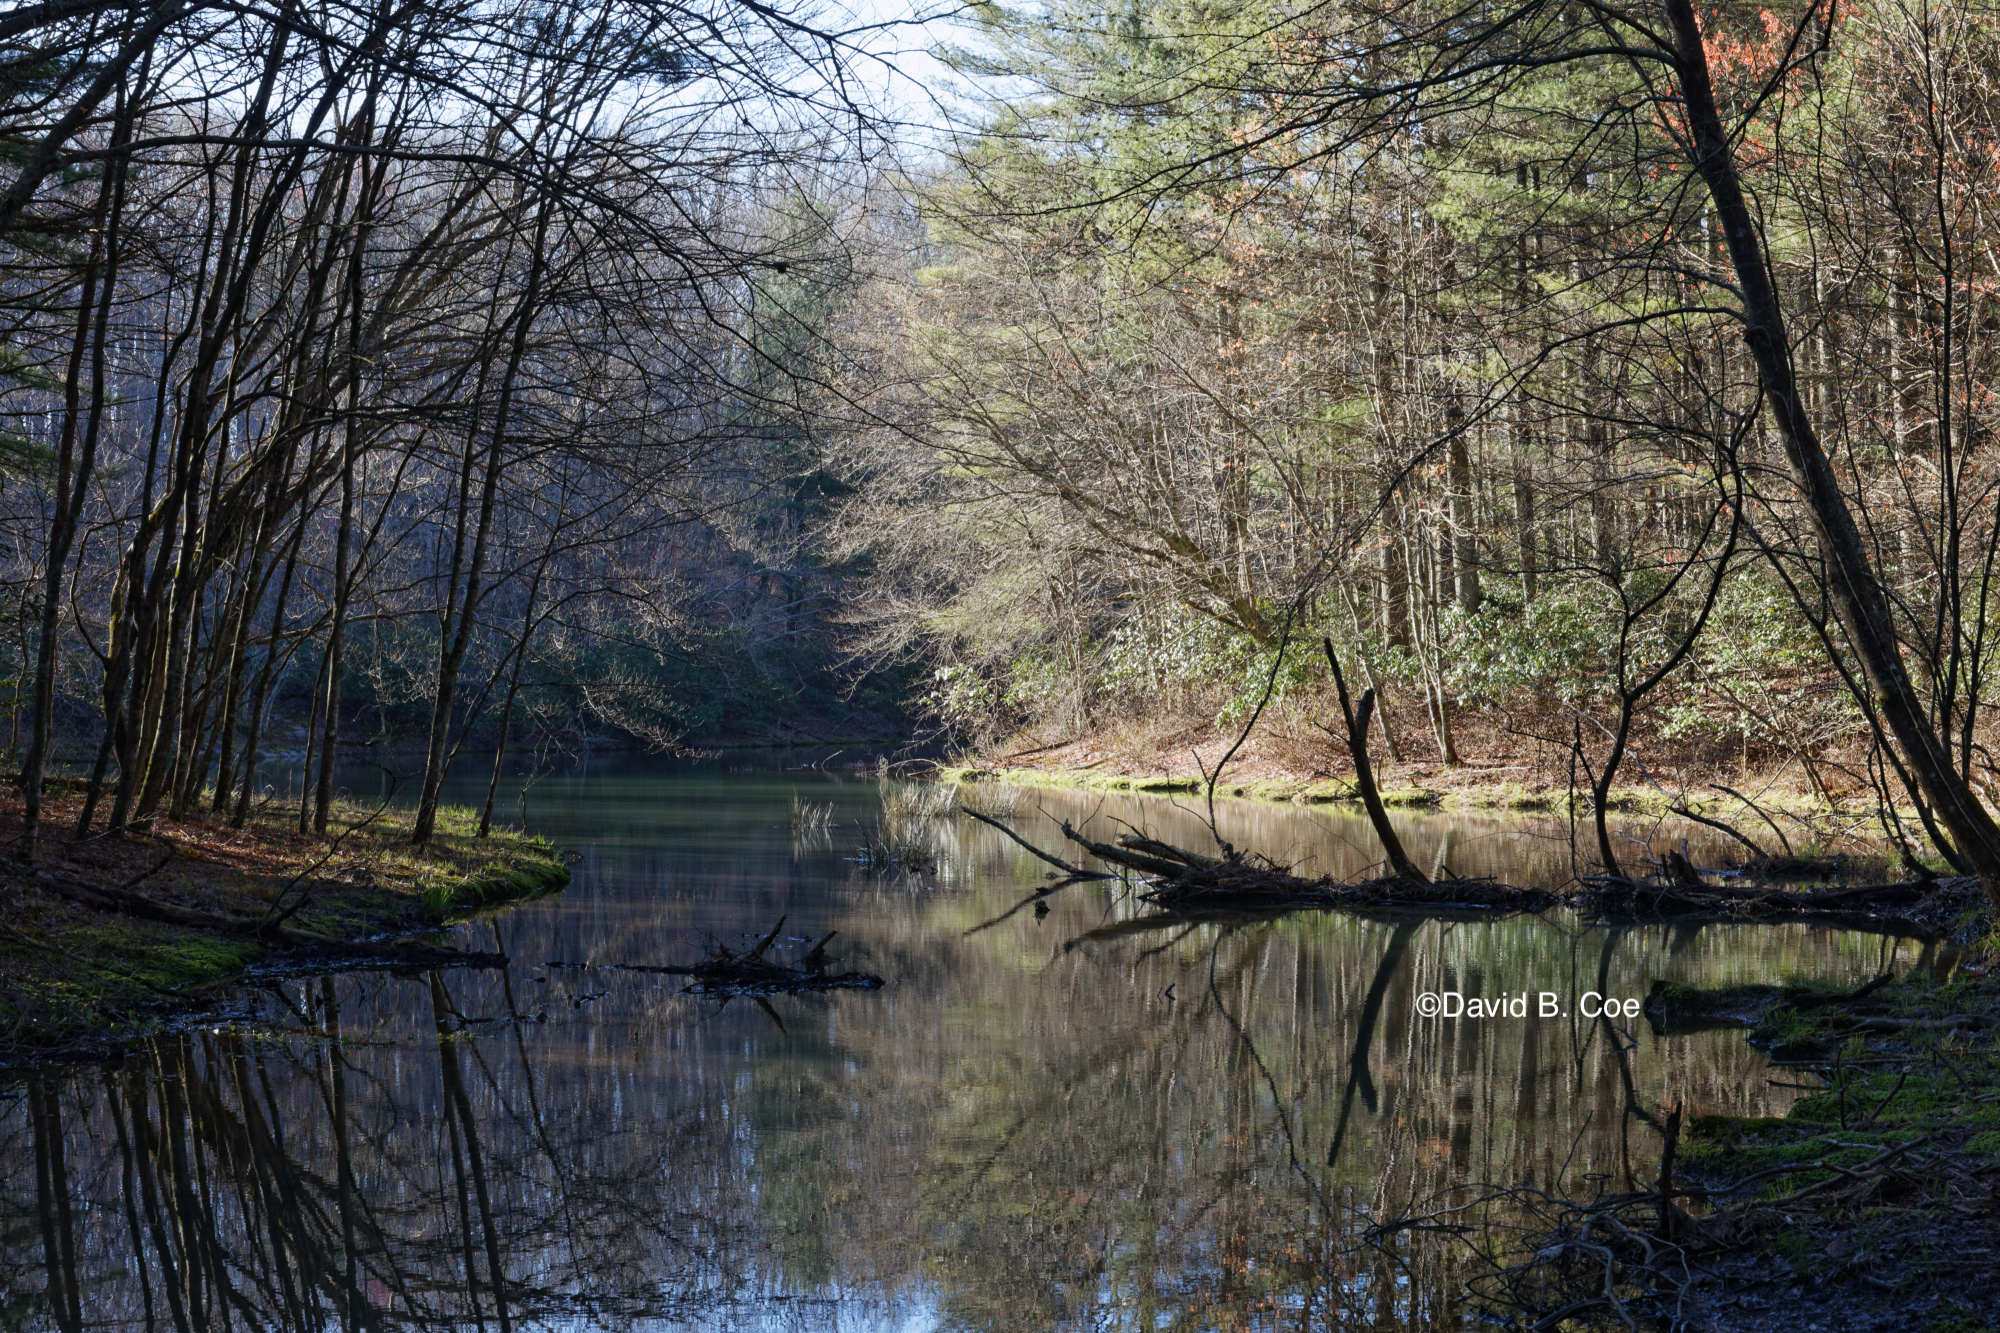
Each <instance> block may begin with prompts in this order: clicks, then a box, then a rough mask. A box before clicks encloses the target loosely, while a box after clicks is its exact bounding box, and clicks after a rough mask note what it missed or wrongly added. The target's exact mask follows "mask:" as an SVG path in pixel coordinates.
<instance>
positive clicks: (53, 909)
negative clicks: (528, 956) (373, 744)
mask: <svg viewBox="0 0 2000 1333" xmlns="http://www.w3.org/2000/svg"><path fill="white" fill-rule="evenodd" d="M52 785H53V784H52ZM76 805H77V802H76V800H75V798H74V796H73V795H72V794H69V793H65V792H62V791H60V790H51V791H50V792H49V793H48V794H47V795H46V796H45V798H44V818H45V820H46V821H47V822H46V823H45V825H44V829H45V832H44V835H43V836H44V846H43V855H42V856H41V858H40V859H39V860H38V862H37V864H35V865H33V866H27V865H23V864H20V863H18V862H14V861H11V860H6V861H0V903H4V904H5V912H4V916H0V1067H9V1066H22V1065H43V1064H53V1063H73V1062H85V1061H92V1060H104V1059H115V1058H117V1057H118V1056H119V1055H120V1054H121V1053H122V1052H123V1051H124V1050H125V1049H126V1046H127V1044H128V1043H129V1042H131V1041H133V1040H135V1039H139V1038H143V1037H144V1036H145V1035H147V1034H148V1033H151V1032H156V1031H159V1030H161V1029H162V1028H165V1027H168V1026H171V1025H174V1024H176V1023H184V1022H187V1021H190V1020H191V1019H193V1018H195V1017H198V1016H200V1015H202V1014H205V1013H212V1012H213V1011H214V1008H215V999H216V997H217V995H218V993H219V992H221V991H223V990H224V989H225V988H227V987H228V986H230V985H232V984H235V983H238V982H242V981H245V980H250V979H253V978H254V977H255V976H256V975H258V974H259V973H260V972H265V971H282V972H286V973H299V972H333V971H343V970H351V969H354V968H357V967H376V968H381V967H398V966H433V967H436V966H463V965H472V966H480V965H489V966H490V965H493V964H494V963H495V962H496V961H497V960H498V955H491V954H480V953H473V952H466V951H463V950H457V949H452V948H450V947H448V946H446V945H445V944H444V942H443V941H442V940H441V938H440V936H439V932H440V931H442V930H443V929H445V928H446V927H449V926H451V925H453V924H456V923H458V922H461V921H464V920H466V919H469V918H470V917H472V916H475V915H477V914H479V913H481V912H485V911H489V910H493V909H495V908H500V907H505V906H508V905H510V904H514V903H518V902H523V901H526V900H529V899H532V898H538V897H542V896H544V895H547V894H550V893H556V892H560V891H562V890H563V889H564V888H566V887H567V886H568V884H569V882H570V870H569V858H568V856H566V855H565V854H564V853H563V852H561V851H560V850H558V849H557V848H556V847H555V846H554V845H553V844H552V843H550V842H549V841H548V840H546V839H543V838H537V837H533V836H530V835H527V834H523V833H520V832H514V831H506V830H500V829H496V830H494V831H493V833H492V834H491V836H489V837H486V838H479V837H477V836H476V828H477V822H478V821H477V814H476V812H473V811H467V810H457V809H440V811H439V818H438V832H437V835H436V836H435V838H434V839H433V842H432V845H431V846H429V847H427V848H422V849H419V848H415V847H412V846H410V844H409V835H410V832H411V828H412V820H411V815H410V812H408V811H403V810H399V809H395V808H391V807H387V806H383V807H373V806H364V805H359V804H355V803H350V802H339V803H336V806H335V808H334V810H333V816H332V818H331V820H330V821H329V824H328V834H327V836H325V837H319V836H317V835H313V834H310V833H307V834H301V833H299V832H298V830H297V826H296V812H295V811H294V810H292V809H290V808H285V809H282V810H277V809H271V808H266V809H264V810H260V811H257V812H254V813H253V814H252V816H251V817H250V819H249V821H248V823H247V825H246V827H244V828H241V829H235V828H231V827H229V825H228V821H227V820H226V819H224V818H223V817H222V816H220V815H214V814H210V813H209V812H207V811H191V812H189V813H188V814H187V815H186V816H185V817H184V818H183V819H180V820H177V821H176V820H168V819H165V818H160V819H156V820H155V821H154V823H153V826H152V827H151V828H150V829H149V830H148V831H146V832H144V833H135V834H132V835H130V836H125V837H117V838H111V837H104V836H102V835H99V836H97V837H93V838H86V839H84V840H82V841H81V842H79V841H75V840H73V839H71V838H69V836H68V834H67V830H68V829H70V828H73V827H74V826H75V819H76V815H77V813H78V811H77V809H76V808H75V807H76ZM20 813H21V807H20V801H19V798H18V797H17V796H10V797H8V798H5V799H0V849H5V848H6V847H7V845H8V844H10V843H11V842H12V841H13V839H14V838H15V837H17V836H18V833H19V831H20V823H21V821H20ZM0 855H5V851H4V850H0Z"/></svg>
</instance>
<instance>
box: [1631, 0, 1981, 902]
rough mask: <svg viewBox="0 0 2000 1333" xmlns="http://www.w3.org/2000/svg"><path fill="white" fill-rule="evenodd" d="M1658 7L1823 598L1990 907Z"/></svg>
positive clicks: (1705, 107) (1696, 36) (1955, 794)
mask: <svg viewBox="0 0 2000 1333" xmlns="http://www.w3.org/2000/svg"><path fill="white" fill-rule="evenodd" d="M1664 7H1665V11H1666V18H1667V22H1668V25H1669V27H1670V28H1671V29H1672V31H1673V35H1674V53H1675V57H1676V63H1677V65H1678V68H1679V73H1680V82H1681V93H1682V97H1683V99H1684V104H1685V107H1686V111H1687V118H1688V127H1689V131H1690V134H1691V136H1692V144H1691V147H1692V150H1693V159H1694V162H1693V164H1694V167H1695V169H1696V170H1697V171H1698V172H1699V173H1700V174H1701V177H1702V180H1703V182H1704V183H1705V184H1706V185H1707V186H1708V191H1709V195H1710V197H1711V198H1713V199H1714V201H1715V208H1716V214H1717V216H1718V217H1719V218H1720V220H1721V223H1722V229H1723V235H1724V238H1725V240H1726V241H1727V244H1728V247H1729V258H1730V264H1731V267H1732V268H1733V269H1734V271H1735V274H1736V281H1737V284H1738V287H1739V289H1740V290H1741V292H1742V294H1743V313H1744V317H1745V322H1746V323H1747V325H1748V327H1747V328H1746V330H1745V332H1744V341H1745V342H1747V343H1748V344H1749V347H1750V353H1751V355H1752V356H1753V357H1754V358H1755V359H1756V362H1757V376H1758V380H1759V383H1760V384H1761V385H1762V387H1763V390H1764V396H1765V401H1766V402H1767V403H1768V404H1769V405H1770V417H1771V421H1772V423H1773V424H1774V425H1775V426H1776V427H1777V431H1778V438H1779V440H1780V442H1781V443H1782V444H1783V446H1784V450H1785V458H1786V461H1787V462H1788V463H1789V464H1790V466H1791V471H1792V475H1793V478H1794V480H1795V481H1796V482H1797V484H1798V486H1799V490H1800V492H1801V494H1802V496H1803V498H1804V499H1805V502H1806V504H1807V506H1808V508H1809V510H1810V512H1811V514H1812V521H1813V529H1814V535H1815V537H1816V538H1817V542H1818V546H1819V553H1820V556H1821V558H1822V559H1823V560H1824V561H1825V562H1826V564H1827V567H1828V578H1827V583H1828V585H1829V586H1828V587H1827V589H1826V591H1827V593H1828V595H1829V596H1830V598H1831V600H1832V602H1833V605H1834V607H1835V609H1836V611H1837V613H1838V614H1839V616H1840V622H1841V626H1842V628H1843V629H1844V630H1846V632H1847V639H1848V642H1849V643H1850V644H1851V645H1852V647H1853V650H1854V653H1855V656H1856V657H1857V658H1858V659H1859V661H1860V664H1861V668H1862V672H1863V674H1864V676H1865V678H1866V680H1867V682H1868V685H1869V688H1870V689H1871V690H1872V691H1873V692H1874V694H1875V696H1876V705H1877V707H1878V709H1879V710H1880V712H1881V715H1882V718H1883V721H1884V722H1885V723H1886V724H1887V725H1888V728H1889V731H1890V733H1891V735H1892V736H1893V737H1894V738H1895V742H1896V747H1897V749H1898V750H1900V751H1901V752H1902V755H1903V759H1904V762H1905V763H1906V764H1907V765H1908V766H1909V769H1910V771H1911V774H1912V776H1913V777H1914V778H1915V780H1916V782H1917V784H1918V785H1919V786H1920V787H1921V788H1922V790H1923V792H1924V794H1925V795H1926V796H1928V797H1929V798H1930V800H1931V803H1932V805H1933V806H1934V807H1935V808H1936V810H1937V814H1938V817H1939V818H1940V819H1941V820H1942V821H1943V823H1944V826H1945V828H1946V830H1947V831H1948V832H1949V833H1950V835H1951V838H1952V840H1953V841H1954V842H1955V843H1956V844H1957V850H1958V852H1959V854H1960V855H1962V856H1963V857H1964V858H1965V860H1966V862H1967V863H1968V864H1969V865H1970V866H1971V867H1972V870H1973V873H1975V874H1977V875H1978V876H1979V880H1980V883H1981V884H1983V885H1984V886H1985V888H1986V892H1987V896H1988V897H1990V898H1991V899H1992V900H1993V901H1994V903H1995V904H1996V905H2000V826H1996V825H1995V823H1994V821H1993V817H1992V816H1991V815H1990V814H1989V813H1988V812H1987V811H1986V809H1985V807H1983V806H1982V805H1980V804H1979V802H1978V800H1977V799H1976V798H1975V797H1974V795H1973V793H1972V791H1971V788H1970V786H1969V785H1968V784H1967V783H1966V781H1965V779H1964V778H1963V776H1962V775H1961V774H1960V773H1959V772H1958V771H1957V769H1956V767H1955V766H1954V765H1953V764H1952V762H1951V756H1950V754H1949V752H1948V750H1947V748H1946V746H1945V744H1944V743H1943V741H1942V739H1941V738H1940V737H1939V736H1938V734H1937V733H1936V731H1935V730H1933V729H1932V727H1931V726H1930V724H1929V722H1928V720H1927V719H1926V718H1925V715H1924V708H1923V703H1922V700H1921V699H1919V698H1918V696H1917V692H1916V689H1915V687H1914V686H1913V684H1912V683H1911V681H1910V678H1909V674H1908V672H1907V671H1906V670H1905V669H1904V666H1903V661H1902V652H1901V648H1900V645H1899V644H1898V642H1897V639H1896V632H1895V622H1894V620H1893V618H1892V617H1891V614H1890V610H1889V601H1888V598H1887V596H1886V595H1885V593H1884V591H1883V589H1882V586H1881V584H1880V582H1879V581H1878V580H1877V578H1876V576H1875V571H1874V569H1873V567H1872V566H1871V564H1870V562H1869V559H1868V553H1867V548H1866V547H1865V546H1864V545H1863V543H1862V538H1861V533H1860V530H1859V529H1858V528H1857V527H1856V525H1855V522H1854V515H1853V512H1852V511H1851V510H1850V509H1849V507H1848V504H1847V500H1846V498H1845V497H1844V496H1843V495H1842V494H1841V493H1840V486H1839V480H1838V478H1837V477H1836V476H1835V474H1834V470H1833V465H1832V462H1831V461H1830V460H1829V459H1828V458H1827V455H1826V451H1825V449H1824V448H1822V447H1821V445H1820V442H1819V437H1818V435H1817V434H1816V433H1815V431H1814V429H1813V424H1812V421H1811V419H1810V417H1809V416H1808V415H1807V413H1806V411H1805V406H1804V403H1803V402H1802V401H1801V399H1800V395H1799V386H1798V383H1797V380H1796V377H1795V375H1794V373H1793V369H1792V362H1791V348H1790V343H1789V341H1788V339H1787V334H1786V330H1785V320H1784V315H1783V311H1782V309H1781V308H1780V306H1779V302H1778V294H1777V291H1776V289H1775V287H1774V286H1773V284H1772V281H1771V276H1770V269H1769V268H1768V267H1767V263H1766V259H1765V255H1764V248H1763V243H1762V239H1761V236H1760V234H1759V233H1758V231H1757V224H1756V219H1755V218H1754V216H1753V215H1752V214H1751V211H1750V208H1749V205H1748V203H1747V202H1746V201H1745V199H1744V197H1743V189H1742V185H1741V182H1740V181H1739V180H1738V178H1737V174H1736V163H1735V160H1734V158H1733V157H1732V156H1731V151H1730V143H1729V137H1728V133H1727V131H1725V130H1724V128H1723V125H1722V118H1721V116H1720V114H1719V113H1718V112H1717V110H1716V105H1715V94H1714V90H1713V88H1712V87H1711V85H1710V82H1709V72H1708V55H1707V52H1706V51H1705V50H1704V48H1703V46H1702V38H1701V26H1700V24H1699V22H1698V21H1697V20H1696V18H1695V13H1694V8H1693V5H1692V4H1691V3H1690V0H1665V6H1664Z"/></svg>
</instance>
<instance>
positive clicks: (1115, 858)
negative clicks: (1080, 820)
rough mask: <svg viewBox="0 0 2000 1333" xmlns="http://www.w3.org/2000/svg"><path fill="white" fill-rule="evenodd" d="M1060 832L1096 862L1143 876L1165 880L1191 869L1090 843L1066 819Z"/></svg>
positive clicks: (1132, 852) (1143, 854)
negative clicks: (1095, 859) (1094, 858)
mask: <svg viewBox="0 0 2000 1333" xmlns="http://www.w3.org/2000/svg"><path fill="white" fill-rule="evenodd" d="M1062 831H1063V836H1064V837H1065V838H1068V839H1069V840H1070V841H1071V842H1073V843H1075V844H1076V845H1077V846H1079V847H1081V848H1083V850H1085V851H1086V852H1089V853H1090V854H1091V855H1092V856H1094V857H1096V858H1097V859H1098V860H1100V861H1109V862H1110V863H1111V864H1112V865H1115V866H1125V867H1126V868H1128V869H1131V870H1137V871H1140V872H1142V873H1144V874H1148V875H1160V876H1163V877H1166V878H1172V877H1173V876H1176V875H1182V874H1186V873H1187V872H1188V871H1189V870H1190V869H1192V868H1193V867H1191V866H1189V865H1188V863H1187V862H1185V861H1169V860H1168V859H1167V858H1166V857H1164V856H1148V855H1147V854H1146V853H1144V852H1137V851H1128V850H1127V849H1125V848H1123V847H1113V846H1111V845H1110V844H1109V843H1102V842H1092V841H1091V840H1090V839H1088V838H1086V837H1084V836H1083V835H1082V834H1081V833H1078V832H1077V831H1076V830H1075V829H1073V828H1071V827H1070V826H1069V821H1068V820H1067V819H1065V820H1064V821H1063V826H1062Z"/></svg>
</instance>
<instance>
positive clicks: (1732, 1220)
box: [1384, 955, 2000, 1333]
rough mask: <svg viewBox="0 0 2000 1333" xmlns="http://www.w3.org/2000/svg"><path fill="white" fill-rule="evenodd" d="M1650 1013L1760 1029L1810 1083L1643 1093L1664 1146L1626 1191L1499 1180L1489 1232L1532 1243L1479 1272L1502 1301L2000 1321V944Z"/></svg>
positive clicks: (1783, 1062)
mask: <svg viewBox="0 0 2000 1333" xmlns="http://www.w3.org/2000/svg"><path fill="white" fill-rule="evenodd" d="M1646 1012H1647V1017H1648V1019H1649V1020H1650V1021H1651V1022H1652V1023H1653V1025H1654V1027H1655V1030H1656V1031H1687V1030H1691V1029H1693V1028H1697V1027H1701V1026H1717V1025H1734V1026H1742V1027H1746V1028H1748V1029H1749V1030H1750V1039H1751V1041H1752V1042H1754V1043H1755V1044H1757V1045H1759V1046H1762V1047H1764V1048H1766V1049H1767V1050H1769V1051H1770V1053H1771V1055H1772V1056H1773V1059H1774V1062H1775V1065H1774V1069H1773V1079H1774V1081H1785V1082H1790V1083H1793V1084H1795V1085H1797V1086H1800V1087H1803V1088H1805V1089H1807V1090H1808V1095H1807V1096H1805V1097H1804V1098H1802V1099H1801V1100H1800V1101H1798V1102H1797V1103H1795V1104H1794V1105H1793V1106H1792V1108H1791V1110H1790V1112H1789V1113H1788V1114H1787V1115H1786V1116H1784V1117H1782V1118H1763V1119H1759V1118H1744V1117H1737V1116H1723V1115H1711V1114H1703V1113H1701V1111H1700V1109H1699V1108H1691V1107H1678V1106H1677V1107H1672V1108H1659V1109H1658V1111H1657V1114H1656V1113H1655V1112H1654V1111H1651V1110H1644V1111H1643V1114H1642V1117H1641V1118H1643V1119H1646V1120H1648V1121H1650V1122H1652V1123H1653V1124H1655V1125H1656V1126H1657V1127H1660V1128H1661V1129H1662V1130H1663V1138H1664V1140H1665V1146H1664V1149H1663V1151H1662V1154H1661V1157H1660V1160H1659V1163H1658V1165H1657V1167H1656V1168H1655V1169H1653V1170H1652V1171H1650V1172H1646V1173H1641V1174H1638V1175H1636V1176H1635V1178H1634V1179H1631V1180H1628V1181H1627V1182H1625V1184H1626V1187H1627V1188H1626V1189H1625V1190H1624V1191H1622V1192H1610V1191H1607V1190H1606V1189H1605V1188H1604V1185H1603V1184H1602V1183H1600V1184H1599V1185H1598V1186H1597V1189H1596V1192H1595V1193H1594V1194H1592V1193H1579V1192H1578V1191H1577V1190H1576V1188H1575V1185H1576V1182H1559V1183H1558V1185H1557V1187H1556V1188H1555V1189H1552V1190H1549V1191H1546V1192H1544V1191H1541V1190H1536V1189H1533V1188H1530V1187H1523V1188H1520V1189H1516V1190H1509V1191H1505V1192H1503V1193H1501V1194H1498V1195H1495V1196H1493V1197H1492V1198H1491V1199H1489V1200H1488V1201H1487V1202H1488V1203H1489V1204H1490V1205H1494V1206H1496V1207H1497V1208H1498V1209H1503V1210H1509V1211H1510V1212H1511V1213H1512V1216H1511V1217H1509V1218H1508V1219H1507V1220H1501V1221H1496V1222H1495V1223H1494V1224H1493V1225H1492V1226H1489V1227H1487V1228H1483V1229H1482V1230H1481V1232H1480V1234H1481V1235H1483V1236H1486V1237H1488V1238H1491V1237H1493V1236H1494V1235H1496V1234H1500V1235H1508V1236H1509V1240H1510V1241H1512V1242H1513V1243H1511V1244H1508V1245H1506V1247H1505V1248H1506V1249H1507V1251H1508V1252H1509V1253H1510V1254H1511V1256H1512V1257H1511V1258H1510V1259H1507V1260H1505V1261H1503V1262H1500V1263H1497V1264H1496V1265H1495V1266H1494V1268H1493V1270H1492V1271H1491V1272H1489V1273H1487V1274H1485V1275H1483V1276H1482V1277H1480V1278H1478V1279H1476V1280H1475V1281H1474V1282H1473V1284H1472V1289H1473V1291H1474V1292H1475V1294H1476V1295H1477V1296H1478V1298H1479V1299H1480V1300H1481V1302H1482V1304H1484V1305H1485V1306H1486V1307H1487V1309H1488V1311H1489V1313H1490V1314H1491V1315H1492V1316H1494V1317H1495V1318H1496V1319H1497V1320H1498V1321H1499V1322H1501V1323H1502V1324H1504V1326H1506V1327H1520V1328H1527V1327H1535V1328H1546V1327H1555V1326H1560V1327H1563V1328H1568V1329H1578V1330H1582V1329H1596V1328H1614V1327H1615V1328H1630V1327H1633V1326H1634V1322H1633V1321H1635V1320H1636V1321H1637V1326H1641V1327H1645V1326H1658V1327H1672V1328H1676V1329H1685V1330H1716V1331H1717V1333H1720V1331H1722V1330H1728V1331H1730V1333H1806V1331H1807V1330H1827V1329H1841V1330H1848V1331H1850V1333H1872V1331H1875V1330H1879V1331H1880V1333H1889V1331H1890V1330H1898V1331H1900V1330H1904V1329H1938V1330H1954V1331H1956V1330H1976V1329H1986V1328H1990V1327H1993V1326H1994V1325H1995V1323H1996V1321H2000V1265H1997V1264H1996V1262H1995V1260H1996V1258H2000V1053H1996V1036H2000V976H1996V975H1995V970H1994V968H1993V967H1992V965H1991V961H1990V958H1989V957H1987V956H1984V955H1979V956H1975V957H1973V958H1972V959H1971V960H1969V961H1968V960H1966V959H1964V958H1960V959H1957V960H1955V961H1953V962H1950V963H1947V964H1946V965H1945V966H1944V967H1942V968H1940V969H1914V970H1912V971H1911V972H1910V973H1909V974H1907V975H1905V976H1904V977H1902V978H1900V979H1891V978H1888V977H1882V978H1878V979H1876V980H1875V981H1873V982H1870V983H1867V984H1864V985H1862V986H1859V987H1856V988H1854V989H1852V990H1845V991H1840V990H1828V989H1825V988H1819V987H1811V986H1788V987H1771V986H1751V987H1743V986H1739V987H1732V988H1730V989H1729V990H1726V991H1715V992H1700V991H1690V990H1687V989H1685V988H1681V987H1668V986H1660V987H1656V988H1655V991H1654V994H1653V995H1652V997H1651V998H1650V999H1649V1001H1648V1003H1647V1006H1646ZM1489 1216H1492V1217H1500V1216H1502V1214H1500V1213H1495V1214H1491V1215H1489ZM1523 1219H1525V1224H1524V1221H1523ZM1434 1224H1435V1223H1434V1220H1433V1219H1401V1220H1399V1222H1398V1223H1394V1224H1391V1227H1389V1228H1385V1229H1384V1230H1385V1231H1387V1230H1393V1229H1394V1228H1395V1227H1396V1226H1398V1225H1400V1226H1410V1225H1434ZM1517 1228H1518V1230H1517ZM1509 1233H1512V1234H1511V1235H1509Z"/></svg>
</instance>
